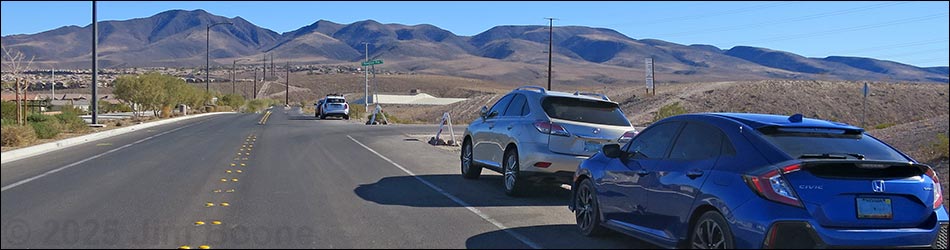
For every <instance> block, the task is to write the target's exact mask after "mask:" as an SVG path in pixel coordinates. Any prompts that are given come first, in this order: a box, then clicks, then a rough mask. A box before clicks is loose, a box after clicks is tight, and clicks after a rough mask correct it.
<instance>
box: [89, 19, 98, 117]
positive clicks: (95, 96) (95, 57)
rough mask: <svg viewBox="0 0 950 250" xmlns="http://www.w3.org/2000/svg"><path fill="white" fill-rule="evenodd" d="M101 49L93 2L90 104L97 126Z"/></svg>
mask: <svg viewBox="0 0 950 250" xmlns="http://www.w3.org/2000/svg"><path fill="white" fill-rule="evenodd" d="M97 47H99V24H98V21H96V1H92V100H89V102H91V103H90V104H89V106H90V107H92V124H91V125H93V126H97V125H98V124H99V102H98V101H99V97H98V89H97V87H98V85H99V52H98V51H96V49H97Z"/></svg>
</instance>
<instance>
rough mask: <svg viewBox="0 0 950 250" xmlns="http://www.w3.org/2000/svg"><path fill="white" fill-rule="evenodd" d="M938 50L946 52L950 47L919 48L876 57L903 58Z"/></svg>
mask: <svg viewBox="0 0 950 250" xmlns="http://www.w3.org/2000/svg"><path fill="white" fill-rule="evenodd" d="M937 51H943V52H946V51H950V48H939V49H928V50H918V51H912V52H906V53H899V54H890V55H882V56H875V57H877V58H884V57H891V58H902V57H907V56H913V55H919V54H926V53H931V52H937ZM944 54H946V53H944Z"/></svg>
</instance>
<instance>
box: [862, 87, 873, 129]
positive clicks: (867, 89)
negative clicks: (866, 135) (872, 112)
mask: <svg viewBox="0 0 950 250" xmlns="http://www.w3.org/2000/svg"><path fill="white" fill-rule="evenodd" d="M862 92H863V94H864V104H863V106H864V113H863V114H861V127H862V128H864V127H865V126H866V124H865V122H866V121H867V116H868V95H871V86H869V85H868V83H867V82H864V88H863V89H862Z"/></svg>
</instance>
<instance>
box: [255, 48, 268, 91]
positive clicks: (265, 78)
mask: <svg viewBox="0 0 950 250" xmlns="http://www.w3.org/2000/svg"><path fill="white" fill-rule="evenodd" d="M263 66H264V75H263V79H261V83H264V80H267V54H264V65H263ZM255 98H256V97H255Z"/></svg>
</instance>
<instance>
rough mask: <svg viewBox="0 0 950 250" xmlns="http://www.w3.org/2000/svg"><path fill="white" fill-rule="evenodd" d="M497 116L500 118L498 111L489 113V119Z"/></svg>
mask: <svg viewBox="0 0 950 250" xmlns="http://www.w3.org/2000/svg"><path fill="white" fill-rule="evenodd" d="M495 116H498V111H497V110H496V111H492V112H491V113H488V118H492V117H495Z"/></svg>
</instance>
